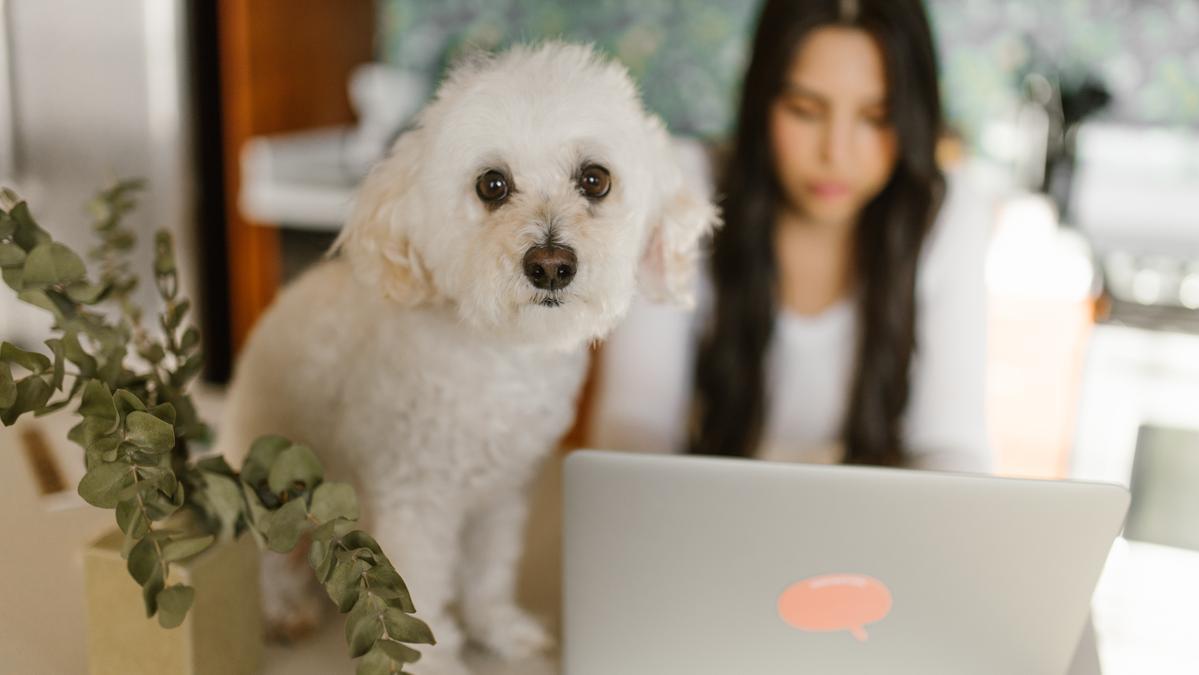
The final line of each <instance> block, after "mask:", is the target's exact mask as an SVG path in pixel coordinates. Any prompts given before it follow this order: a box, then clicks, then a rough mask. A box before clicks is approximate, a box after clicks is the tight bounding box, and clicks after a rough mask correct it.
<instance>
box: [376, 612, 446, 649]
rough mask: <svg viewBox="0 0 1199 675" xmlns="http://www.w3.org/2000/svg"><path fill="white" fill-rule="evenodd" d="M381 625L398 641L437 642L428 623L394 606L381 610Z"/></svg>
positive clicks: (411, 642) (412, 642) (410, 642)
mask: <svg viewBox="0 0 1199 675" xmlns="http://www.w3.org/2000/svg"><path fill="white" fill-rule="evenodd" d="M383 625H384V626H386V627H387V634H388V635H390V636H391V637H392V638H394V639H395V640H398V641H400V642H407V643H409V644H414V643H416V644H428V645H432V644H437V641H436V640H434V639H433V631H432V630H429V626H428V624H426V623H425V622H424V621H421V620H420V619H418V618H416V617H415V616H412V615H411V614H408V613H406V612H404V611H402V610H399V609H397V608H395V607H388V608H387V609H385V610H383Z"/></svg>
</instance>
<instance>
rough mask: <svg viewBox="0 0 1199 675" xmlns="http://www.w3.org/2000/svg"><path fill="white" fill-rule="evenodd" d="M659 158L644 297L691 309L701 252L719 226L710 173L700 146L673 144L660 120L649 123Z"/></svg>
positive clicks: (645, 257) (642, 274) (643, 275)
mask: <svg viewBox="0 0 1199 675" xmlns="http://www.w3.org/2000/svg"><path fill="white" fill-rule="evenodd" d="M649 122H650V125H651V134H652V135H653V137H654V145H655V146H656V147H655V150H656V152H655V154H656V156H658V157H660V158H661V160H660V162H659V164H660V165H659V166H658V167H657V170H656V173H655V176H654V178H655V182H656V183H657V185H658V187H657V190H658V200H659V201H658V209H657V212H656V213H653V214H651V216H650V223H649V226H650V231H649V235H648V239H647V241H646V245H645V251H644V253H643V257H642V260H641V268H640V278H639V281H640V286H641V292H642V294H644V295H645V296H646V297H648V298H650V299H651V300H654V301H658V302H670V303H674V304H682V305H690V304H691V303H692V302H694V300H695V298H694V295H695V294H694V290H695V283H694V279H695V274H696V273H697V271H698V270H697V266H698V264H699V247H700V243H701V241H702V240H703V238H704V237H706V236H707V235H708V234H709V233H710V232H711V231H712V230H713V229H714V228H716V227H719V226H720V224H721V223H720V214H719V212H718V210H717V209H716V207H715V206H714V205H713V204H712V202H711V200H710V199H709V198H708V195H709V194H711V186H710V184H709V183H710V180H709V178H708V176H710V175H711V171H710V169H709V167H708V166H707V158H706V156H705V154H704V152H703V151H702V149H700V148H698V147H697V146H681V145H679V144H677V143H675V142H673V141H672V139H671V137H670V135H669V134H668V133H667V132H666V129H665V127H664V126H663V125H662V123H661V121H660V120H658V119H657V118H656V117H651V118H650V119H649Z"/></svg>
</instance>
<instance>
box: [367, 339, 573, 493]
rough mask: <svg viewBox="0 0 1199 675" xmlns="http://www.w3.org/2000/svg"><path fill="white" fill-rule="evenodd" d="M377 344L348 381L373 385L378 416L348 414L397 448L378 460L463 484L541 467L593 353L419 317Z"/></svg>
mask: <svg viewBox="0 0 1199 675" xmlns="http://www.w3.org/2000/svg"><path fill="white" fill-rule="evenodd" d="M368 342H369V343H370V344H368V345H365V348H364V349H363V350H362V352H361V353H359V354H358V355H357V357H356V359H355V360H356V361H357V363H356V365H355V367H354V368H353V369H352V370H351V371H349V372H347V376H348V379H349V381H348V383H347V384H348V386H350V387H354V388H358V389H359V390H361V389H363V388H366V390H367V392H369V395H368V399H367V400H370V401H371V407H376V406H377V412H376V413H375V414H372V415H370V416H369V420H368V419H366V416H364V415H361V414H355V412H354V411H347V413H348V414H347V416H346V418H347V419H348V420H360V422H357V423H366V424H368V426H369V427H371V433H370V435H372V436H375V437H376V438H386V439H387V445H388V446H389V447H390V448H391V450H392V451H391V452H389V453H387V455H386V458H382V457H380V456H379V455H378V453H377V452H375V453H372V454H373V455H374V457H373V458H372V459H373V460H374V461H373V462H371V463H372V464H376V466H377V468H378V469H379V470H384V471H387V472H388V473H393V472H397V471H398V472H401V473H407V472H408V471H409V470H412V471H419V472H420V473H421V474H422V475H428V473H429V472H430V471H433V472H439V473H445V474H447V477H452V479H453V480H455V481H465V482H475V483H480V482H490V481H492V480H494V479H496V477H498V476H503V475H512V474H513V471H514V470H519V469H520V468H522V467H523V468H529V467H532V466H533V465H534V464H535V463H536V461H537V460H539V459H540V458H541V457H543V456H544V455H545V454H546V453H547V452H549V451H550V450H551V449H552V448H553V445H554V444H555V443H556V442H557V441H558V439H560V438H561V436H562V435H563V434H564V433H565V432H566V431H567V430H568V428H569V425H570V424H571V422H572V421H573V419H574V414H575V404H576V400H577V395H578V391H579V388H580V386H581V384H582V380H583V377H584V375H585V372H586V367H587V355H586V351H585V350H578V351H576V352H573V353H558V352H551V351H546V350H535V349H529V348H522V347H520V346H512V345H507V346H504V345H497V344H494V343H492V342H491V341H488V340H486V338H485V336H482V338H481V337H480V336H478V335H477V334H470V333H466V332H462V331H456V330H454V329H453V325H452V324H449V325H447V324H444V323H440V322H433V321H429V322H421V321H420V320H419V319H418V320H413V321H410V322H405V323H404V324H402V325H397V326H384V330H382V331H380V333H379V334H378V336H377V337H376V338H375V339H372V340H369V341H368ZM356 398H358V397H357V396H356ZM360 412H361V411H360ZM358 431H359V432H361V431H362V430H361V429H359V430H358ZM352 435H359V434H357V433H352ZM379 462H383V463H389V464H390V465H387V466H383V465H379V464H378V463H379Z"/></svg>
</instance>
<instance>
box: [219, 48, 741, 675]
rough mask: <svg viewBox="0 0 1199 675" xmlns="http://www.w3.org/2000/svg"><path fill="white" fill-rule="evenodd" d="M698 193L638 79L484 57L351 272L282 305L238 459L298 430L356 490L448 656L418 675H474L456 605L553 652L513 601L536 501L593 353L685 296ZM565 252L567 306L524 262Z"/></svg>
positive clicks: (326, 266)
mask: <svg viewBox="0 0 1199 675" xmlns="http://www.w3.org/2000/svg"><path fill="white" fill-rule="evenodd" d="M585 163H594V164H600V165H602V166H604V167H605V168H607V169H608V171H609V172H610V174H611V189H610V192H609V194H608V195H607V196H606V197H605V198H604V199H602V200H600V201H594V202H593V201H589V200H588V199H586V198H585V197H584V196H583V194H582V193H581V192H580V190H579V188H578V187H577V184H576V183H577V175H578V171H579V168H580V166H581V165H583V164H585ZM494 168H498V169H501V170H503V171H505V172H506V173H507V174H508V175H509V176H510V179H511V182H512V186H513V188H514V191H513V194H512V195H511V197H510V198H509V199H508V201H507V202H505V203H504V204H503V205H501V206H499V207H496V208H487V206H486V205H485V204H483V203H482V201H481V200H480V198H479V197H478V196H477V195H476V191H475V182H476V179H477V178H478V177H479V176H480V175H481V174H482V173H483V172H485V171H486V170H488V169H494ZM700 183H701V181H700V180H699V179H698V178H697V177H690V176H685V175H683V173H682V172H681V170H680V168H679V165H678V163H677V161H676V158H675V156H674V153H673V151H672V149H671V145H670V139H669V137H668V135H667V133H666V131H665V129H664V127H663V125H662V124H661V122H660V121H659V120H658V119H657V118H656V117H654V116H652V115H649V114H647V113H646V112H645V111H644V109H643V108H642V106H641V103H640V101H639V100H638V97H637V92H636V89H635V87H634V85H633V84H632V82H631V80H630V79H629V76H628V74H627V72H626V71H625V69H624V68H623V67H621V66H619V65H617V64H614V63H612V62H610V61H606V60H604V59H602V58H600V57H598V56H597V55H596V54H595V53H594V52H593V51H592V50H591V49H590V48H588V47H583V46H576V45H568V44H562V43H548V44H543V45H540V46H534V47H517V48H514V49H512V50H510V51H508V52H506V53H503V54H501V55H498V56H477V57H474V58H472V59H470V60H468V61H466V62H465V63H463V64H461V65H459V66H457V67H456V68H455V69H454V70H453V71H452V73H451V74H450V75H449V76H448V78H447V79H446V81H445V82H444V83H443V85H442V86H441V88H440V90H439V91H438V93H437V95H436V97H435V99H434V100H433V101H432V102H431V103H430V104H429V105H428V106H427V107H426V108H425V109H424V110H423V111H422V112H421V114H420V115H419V117H418V123H417V125H416V126H415V128H414V129H412V130H411V131H408V132H406V133H405V134H403V136H401V137H400V139H399V140H398V141H397V142H396V144H395V146H394V148H393V150H392V152H391V153H390V155H389V156H388V157H387V158H386V159H384V160H383V161H382V162H381V163H380V164H379V165H378V166H377V167H376V168H375V169H374V170H373V171H372V172H371V174H370V175H369V177H368V178H367V179H366V181H365V184H364V185H363V186H362V188H361V191H360V193H359V196H358V200H357V204H356V206H355V208H354V210H353V212H352V215H351V218H350V221H349V222H348V223H347V225H346V228H345V230H344V232H343V234H342V236H341V237H340V238H339V240H338V243H337V244H336V246H335V248H336V249H338V250H339V251H340V253H341V255H340V256H339V257H337V258H335V259H332V260H329V261H326V262H324V263H322V264H320V265H318V266H317V267H316V268H314V269H313V270H311V271H309V272H308V273H307V274H305V275H304V276H303V277H302V278H301V279H300V280H298V281H297V282H296V283H295V284H293V285H292V286H290V287H289V288H287V289H286V290H285V291H284V292H283V293H282V294H281V295H280V297H279V299H278V300H277V302H276V303H275V304H274V306H273V307H272V308H271V310H270V311H269V312H268V313H267V314H266V316H264V317H263V318H262V320H261V321H260V323H259V325H258V327H257V328H256V330H255V332H254V334H253V335H252V337H251V338H250V340H249V342H248V344H247V345H246V348H245V351H244V353H243V355H242V357H241V360H240V363H239V364H238V370H237V373H236V377H235V380H234V384H233V386H232V388H231V391H230V398H229V403H228V411H229V412H228V414H227V416H226V419H225V423H224V425H223V428H222V429H221V445H222V448H223V449H224V450H225V454H226V455H230V456H231V457H232V459H234V460H240V459H241V457H243V456H244V452H245V449H246V448H248V447H249V444H250V441H251V440H252V439H253V438H255V437H256V436H258V435H260V434H264V433H279V434H283V435H286V436H289V437H291V438H293V439H295V440H297V441H301V442H305V443H307V444H310V445H311V446H312V447H313V448H314V449H316V450H317V452H318V454H320V455H321V457H322V460H323V461H324V462H325V464H326V466H327V469H328V473H329V474H330V475H331V476H332V477H335V478H340V479H343V480H350V481H353V482H354V483H355V484H356V485H357V486H358V487H359V490H360V494H361V495H362V500H363V502H364V504H363V506H364V511H365V514H366V515H365V517H366V519H367V521H368V523H369V526H370V527H371V528H372V531H373V532H374V533H375V534H376V536H377V538H378V539H379V542H380V544H381V545H382V547H383V549H384V551H385V552H386V553H387V555H388V556H389V557H390V558H391V559H392V561H393V562H394V563H395V566H396V568H397V569H398V570H399V571H400V573H401V574H402V575H404V576H405V577H406V579H407V581H408V583H409V586H410V588H411V589H412V593H413V597H414V600H415V602H416V604H417V608H418V610H419V615H420V616H422V617H423V618H425V619H426V621H428V622H429V623H430V625H431V626H432V628H433V630H434V632H435V633H436V635H437V638H438V645H437V646H436V647H434V648H431V649H428V650H426V651H427V653H426V656H425V658H424V659H422V660H421V662H420V663H419V664H417V666H415V669H416V671H415V672H417V673H420V674H421V675H425V674H430V675H432V674H434V673H455V672H462V666H461V663H460V662H459V661H458V650H459V647H460V646H461V644H462V642H463V640H464V636H463V634H462V632H461V631H460V629H459V624H458V622H456V621H454V620H453V619H452V618H451V613H450V612H451V607H452V606H454V605H457V607H458V609H459V610H460V614H461V625H462V627H463V628H465V632H466V634H467V635H466V636H467V637H469V638H471V639H473V640H475V641H476V642H479V643H481V644H482V645H484V646H486V647H489V648H490V649H492V650H493V651H496V652H498V653H499V654H501V655H503V656H507V657H519V656H524V655H526V654H528V653H530V652H534V651H537V650H539V649H541V648H543V647H545V646H546V645H547V644H548V638H547V637H546V634H545V632H544V630H543V629H542V628H541V627H540V626H539V625H538V623H537V622H536V621H534V620H533V619H531V618H529V617H528V616H526V615H525V614H524V613H523V612H522V611H521V610H520V609H518V608H517V606H516V604H515V600H514V584H515V574H516V566H517V562H518V559H519V557H520V554H521V550H520V545H521V541H522V537H521V531H522V528H523V526H524V521H525V510H526V503H525V498H526V495H525V492H524V489H525V486H526V484H527V483H528V482H529V480H530V478H531V476H532V475H533V474H534V472H535V470H536V469H537V468H538V465H539V463H540V461H541V460H542V459H543V458H544V457H545V456H547V454H548V453H549V452H551V450H552V449H553V447H554V446H555V443H556V442H557V441H558V439H559V438H560V437H561V435H562V434H563V433H564V432H565V431H566V430H567V428H568V426H569V424H570V423H571V420H572V419H573V415H574V405H575V398H576V395H577V392H578V389H579V387H580V384H581V381H582V378H583V376H584V371H585V369H586V361H587V357H586V345H587V343H588V342H589V341H592V340H596V339H599V338H600V337H602V336H603V335H605V334H606V333H607V332H608V331H609V330H611V329H612V328H613V327H614V325H615V324H616V322H617V321H618V320H619V319H620V317H621V316H622V315H623V314H624V312H625V310H626V309H627V307H628V305H629V302H630V300H631V297H632V295H633V293H634V292H636V289H637V287H638V286H639V285H640V287H641V289H642V290H643V291H644V292H647V293H650V294H653V295H655V296H657V297H665V298H672V297H673V298H676V299H681V300H686V297H685V291H686V290H687V289H690V288H691V283H690V281H689V277H690V275H691V273H692V266H693V261H694V258H695V256H696V249H697V244H698V241H699V239H700V238H701V237H702V236H703V235H704V234H705V233H706V232H707V231H708V230H709V229H710V228H711V227H712V226H714V225H715V224H716V221H717V216H716V211H715V209H714V208H713V207H712V205H711V204H710V203H709V202H708V201H707V200H706V199H705V198H703V197H702V194H703V186H702V185H701V184H700ZM549 240H553V241H554V242H556V243H558V244H560V245H563V246H569V247H570V248H571V249H573V251H574V252H575V253H576V255H577V259H578V263H577V272H576V275H575V277H574V279H573V281H572V282H571V283H570V285H569V286H567V287H566V288H565V289H562V290H559V291H557V292H556V293H555V299H556V300H558V301H559V304H557V306H546V304H544V303H543V302H542V301H543V300H544V299H545V296H546V292H545V291H544V290H539V289H537V288H535V287H534V285H533V284H532V283H531V282H530V281H529V280H528V279H527V278H526V276H525V273H524V267H523V265H522V259H523V256H524V255H525V252H526V251H527V250H528V249H530V248H531V247H534V246H537V245H541V244H544V243H546V242H547V241H549ZM549 304H552V303H549ZM294 567H295V566H290V567H289V566H287V565H279V564H277V563H276V564H274V565H273V566H272V567H271V568H270V569H269V572H268V573H267V575H266V576H267V577H268V578H267V579H266V580H265V581H266V587H265V589H264V595H265V596H266V601H265V608H266V610H267V612H268V614H271V616H269V617H268V618H269V619H270V620H272V621H284V622H286V621H288V620H293V621H294V620H295V619H296V614H297V613H302V612H303V611H305V607H308V605H306V604H305V603H304V602H303V601H302V599H298V598H296V597H294V596H295V590H294V589H295V588H296V584H295V583H294V580H292V581H291V582H288V583H284V582H282V581H279V580H272V578H271V577H273V576H274V575H287V576H289V577H294V576H295V575H297V574H301V575H309V574H310V572H309V571H308V570H305V569H298V570H297V569H294ZM289 589H291V590H290V591H289Z"/></svg>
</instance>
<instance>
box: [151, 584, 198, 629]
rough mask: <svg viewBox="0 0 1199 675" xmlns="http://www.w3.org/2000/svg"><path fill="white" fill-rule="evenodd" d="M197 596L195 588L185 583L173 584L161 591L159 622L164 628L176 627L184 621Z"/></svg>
mask: <svg viewBox="0 0 1199 675" xmlns="http://www.w3.org/2000/svg"><path fill="white" fill-rule="evenodd" d="M195 596H196V591H195V589H193V588H192V587H191V586H184V585H183V584H172V585H170V586H167V587H166V588H164V589H162V590H161V591H159V592H158V624H159V625H160V626H162V627H163V628H174V627H176V626H178V625H179V624H181V623H183V619H184V618H185V617H186V616H187V610H189V609H191V606H192V601H193V600H194V599H195Z"/></svg>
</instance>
